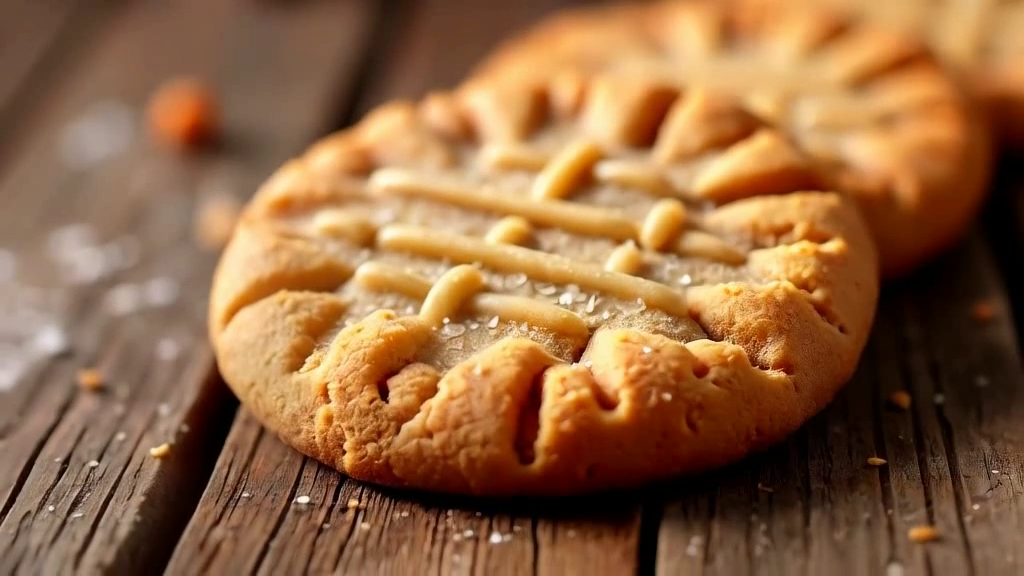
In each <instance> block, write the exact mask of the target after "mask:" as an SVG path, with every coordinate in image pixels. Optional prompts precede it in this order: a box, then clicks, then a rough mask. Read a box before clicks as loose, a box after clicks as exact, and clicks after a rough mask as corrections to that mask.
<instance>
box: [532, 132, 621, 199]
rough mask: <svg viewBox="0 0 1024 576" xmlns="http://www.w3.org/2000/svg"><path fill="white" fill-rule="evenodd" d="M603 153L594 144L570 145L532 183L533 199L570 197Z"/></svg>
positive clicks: (580, 143) (584, 142) (582, 142)
mask: <svg viewBox="0 0 1024 576" xmlns="http://www.w3.org/2000/svg"><path fill="white" fill-rule="evenodd" d="M603 155H604V152H602V151H601V148H599V147H598V146H597V145H596V144H594V143H592V142H587V141H585V140H584V141H580V142H576V143H574V144H570V145H569V146H567V147H566V148H564V149H563V150H562V151H560V152H559V153H558V155H557V156H555V157H554V158H553V159H552V160H551V162H550V163H548V165H547V166H545V167H544V170H542V171H541V173H540V174H538V175H537V179H536V180H534V181H533V191H532V192H533V197H534V198H537V199H542V198H564V197H566V196H570V195H571V194H572V191H573V187H575V186H576V185H577V184H578V183H579V181H580V180H581V179H583V178H584V177H586V176H589V172H590V168H591V166H593V165H594V164H595V163H596V162H597V161H598V160H600V159H601V156H603Z"/></svg>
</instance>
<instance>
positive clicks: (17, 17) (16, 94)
mask: <svg viewBox="0 0 1024 576" xmlns="http://www.w3.org/2000/svg"><path fill="white" fill-rule="evenodd" d="M109 11H110V7H109V6H107V5H105V4H104V3H101V2H97V1H90V0H44V1H38V2H7V3H5V4H4V5H3V6H0V128H6V127H7V126H8V124H7V123H8V122H9V121H10V120H11V119H12V118H11V116H12V115H13V114H12V113H13V112H14V110H13V108H15V107H16V102H26V103H27V102H28V101H29V99H30V98H31V96H32V94H31V93H32V92H33V89H34V88H39V87H40V86H38V85H36V86H26V82H28V79H29V78H30V77H31V76H33V75H35V76H41V75H44V74H45V73H46V72H48V71H51V69H52V68H53V66H52V65H56V64H58V63H60V62H63V61H66V57H67V56H68V55H69V51H70V50H71V48H72V47H73V45H75V44H76V43H77V41H79V40H81V39H82V36H83V34H81V33H82V32H86V31H91V30H92V29H93V28H95V24H97V23H98V22H99V21H102V20H103V19H104V18H105V17H106V16H108V12H109ZM47 60H50V61H51V62H50V64H52V65H51V66H47V65H46V61H47ZM29 83H30V84H32V83H31V82H29Z"/></svg>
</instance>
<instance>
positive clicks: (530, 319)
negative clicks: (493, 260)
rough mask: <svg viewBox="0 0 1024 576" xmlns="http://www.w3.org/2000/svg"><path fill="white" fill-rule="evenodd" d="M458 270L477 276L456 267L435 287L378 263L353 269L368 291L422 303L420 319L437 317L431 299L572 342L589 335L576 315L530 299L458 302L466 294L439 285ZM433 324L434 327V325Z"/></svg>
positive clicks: (488, 297)
mask: <svg viewBox="0 0 1024 576" xmlns="http://www.w3.org/2000/svg"><path fill="white" fill-rule="evenodd" d="M460 268H469V269H470V270H472V271H473V272H476V273H477V274H479V272H478V271H477V270H476V268H473V267H472V266H468V265H464V266H459V267H456V268H453V269H452V270H450V271H448V272H447V273H445V275H444V276H442V277H441V280H439V281H438V282H437V284H434V285H433V286H431V284H430V280H428V279H426V278H424V277H422V276H420V275H418V274H413V273H411V272H405V271H403V270H400V269H398V268H395V267H393V266H388V265H386V264H381V263H379V262H367V263H365V264H363V265H361V266H360V267H359V268H358V269H356V273H355V277H354V279H355V282H356V283H357V284H359V285H360V286H361V287H363V288H365V289H367V290H373V291H379V292H385V291H390V292H398V293H400V294H402V295H404V296H408V297H410V298H416V299H418V300H425V302H424V303H423V308H421V311H420V316H421V317H424V318H426V317H427V315H429V317H430V318H434V317H436V316H437V315H438V314H439V313H440V312H438V311H436V310H434V311H427V310H426V308H427V305H428V303H427V302H426V300H429V298H430V297H431V295H432V296H433V303H434V305H437V304H438V303H442V302H444V301H448V302H449V303H450V304H449V305H448V306H447V308H448V309H450V310H458V309H461V308H468V311H469V312H471V313H474V314H479V315H483V316H491V317H495V316H496V317H498V318H503V319H505V320H512V321H518V322H526V323H527V324H529V325H531V326H537V327H540V328H545V329H548V330H551V331H552V332H555V333H556V334H561V335H564V336H570V337H573V338H584V337H586V336H587V335H588V334H589V333H590V331H589V329H588V328H587V324H586V323H585V322H584V321H583V319H582V318H580V317H579V316H577V315H576V314H574V313H572V312H570V311H568V310H565V309H564V308H560V307H558V306H554V305H552V304H546V303H543V302H538V301H536V300H534V299H532V298H524V297H521V296H508V295H505V294H494V293H490V292H475V293H473V294H471V295H470V296H469V297H468V298H459V296H460V295H464V294H465V293H466V292H462V293H457V294H453V293H452V292H451V291H450V290H448V288H450V287H451V285H452V284H453V282H449V283H448V284H447V285H443V284H442V283H443V281H445V279H446V278H448V279H449V280H453V279H451V278H449V276H450V275H451V274H452V272H454V271H455V270H459V269H460ZM471 281H472V282H475V280H474V279H471ZM453 316H454V312H450V313H448V314H447V315H446V316H441V321H442V322H443V320H444V318H446V317H448V318H451V317H453ZM428 321H429V320H428ZM434 324H435V325H436V324H437V323H434Z"/></svg>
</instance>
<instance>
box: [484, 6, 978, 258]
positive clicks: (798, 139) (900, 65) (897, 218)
mask: <svg viewBox="0 0 1024 576" xmlns="http://www.w3.org/2000/svg"><path fill="white" fill-rule="evenodd" d="M890 4H891V3H890ZM765 6H768V7H770V9H765ZM595 74H596V75H601V76H613V77H615V78H617V79H618V82H620V83H623V84H628V83H632V82H634V81H636V80H637V79H644V80H647V81H656V82H659V83H661V84H663V85H666V86H673V87H675V88H677V89H679V90H682V91H690V90H712V91H715V92H718V93H723V94H730V95H732V96H733V97H735V98H736V99H738V100H739V101H740V102H742V103H743V105H744V106H745V107H747V108H748V109H750V110H751V112H752V113H753V114H754V115H755V116H757V117H758V118H760V119H762V120H763V121H766V122H768V123H770V124H771V125H772V126H774V127H775V128H776V129H778V130H779V131H780V132H782V133H784V134H785V135H786V136H787V137H788V138H789V139H790V140H791V141H792V142H793V144H794V145H795V146H796V147H798V148H799V149H800V150H801V151H802V152H803V153H805V154H806V155H807V156H808V157H809V158H810V159H811V161H813V162H814V163H816V164H817V165H818V166H819V167H820V169H821V170H820V173H821V176H822V178H823V181H822V182H820V183H819V185H820V187H822V188H825V189H830V190H838V191H841V192H844V193H848V194H850V195H852V196H853V197H854V198H855V199H856V200H857V201H858V204H859V205H860V207H861V210H862V211H863V212H864V214H865V217H866V219H867V221H868V223H869V225H870V226H871V228H872V232H873V235H874V237H875V238H876V241H877V244H878V246H879V250H880V255H881V262H882V268H883V276H884V277H886V278H893V277H897V276H901V275H905V274H908V273H910V272H912V271H913V270H915V269H916V268H917V267H918V266H919V265H921V264H922V263H923V262H925V261H927V260H928V259H930V258H932V257H934V256H935V255H937V254H938V253H940V252H941V251H943V250H945V249H946V248H948V247H950V246H951V245H952V244H953V243H955V242H956V241H957V240H958V239H959V238H960V237H961V236H962V235H963V233H964V231H965V230H966V229H967V228H968V227H969V225H970V223H971V222H972V221H973V218H974V217H975V216H976V214H977V212H978V210H979V209H980V205H981V203H982V202H983V200H984V198H985V195H986V193H987V187H988V183H989V179H990V173H991V166H992V157H993V150H992V142H991V137H990V134H989V126H988V124H987V122H986V121H985V118H984V113H983V111H982V110H981V109H980V108H979V106H977V105H976V102H975V98H974V97H973V95H972V94H969V93H967V92H966V91H965V90H964V89H963V87H962V86H961V83H960V82H959V81H958V80H957V79H956V78H954V76H953V75H952V74H951V73H950V71H949V69H948V66H946V65H944V64H943V63H942V62H939V61H938V60H937V59H936V57H934V56H933V55H932V53H931V52H930V51H929V50H928V49H927V47H926V46H925V44H924V43H923V42H921V41H919V40H917V39H916V37H915V36H914V35H913V34H910V33H905V32H900V31H895V30H894V29H893V28H890V27H886V26H882V25H876V24H874V23H872V22H871V21H869V20H865V19H855V18H852V17H848V16H844V15H843V13H841V12H836V11H830V10H826V9H823V8H821V7H819V6H805V5H801V6H799V7H797V6H794V5H793V4H787V3H786V2H785V1H784V0H776V1H771V0H769V1H765V0H729V1H725V2H710V1H701V0H690V1H666V0H659V1H657V2H651V3H644V4H635V5H632V4H631V5H621V6H619V5H612V6H603V7H590V8H577V9H573V10H566V11H564V12H560V13H557V14H555V15H553V16H551V17H549V18H547V19H545V20H542V21H541V22H539V23H538V24H537V25H535V26H534V27H532V28H529V29H527V30H525V31H523V32H521V33H519V34H518V35H514V36H513V37H511V38H509V39H507V40H506V41H505V42H503V43H502V44H501V45H499V47H498V48H497V49H496V50H495V51H494V52H493V53H492V54H491V55H489V56H488V57H487V58H485V59H484V61H483V62H482V63H481V64H480V65H479V66H478V67H477V68H476V70H475V71H474V72H473V73H472V74H471V78H470V80H469V82H470V83H474V82H480V83H494V82H511V83H516V82H524V81H525V82H529V81H530V80H531V79H533V78H538V77H539V78H544V79H546V78H549V77H557V78H563V83H564V84H565V85H566V86H571V85H572V84H573V83H574V82H575V80H573V79H572V77H574V76H576V77H578V76H588V75H595ZM566 91H567V92H569V93H571V90H568V89H567V90H566ZM735 129H737V130H742V129H743V126H742V125H739V126H737V127H735Z"/></svg>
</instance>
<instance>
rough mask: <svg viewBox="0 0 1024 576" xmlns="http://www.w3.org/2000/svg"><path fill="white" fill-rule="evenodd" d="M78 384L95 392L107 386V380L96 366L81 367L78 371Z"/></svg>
mask: <svg viewBox="0 0 1024 576" xmlns="http://www.w3.org/2000/svg"><path fill="white" fill-rule="evenodd" d="M78 386H79V387H81V388H82V389H83V390H89V391H91V392H97V391H100V390H103V389H104V388H106V387H107V381H106V379H105V378H104V377H103V373H102V372H100V371H99V370H97V369H96V368H83V369H82V370H79V371H78Z"/></svg>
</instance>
